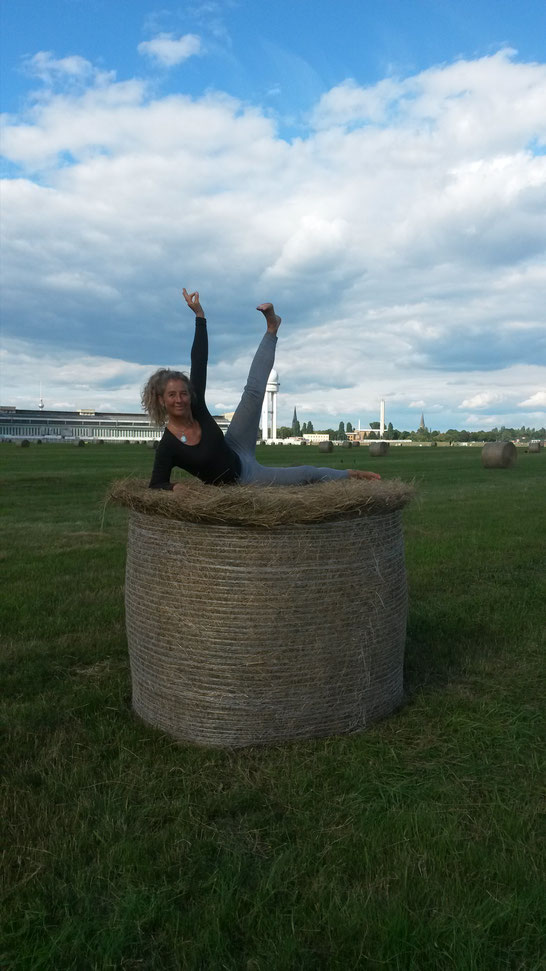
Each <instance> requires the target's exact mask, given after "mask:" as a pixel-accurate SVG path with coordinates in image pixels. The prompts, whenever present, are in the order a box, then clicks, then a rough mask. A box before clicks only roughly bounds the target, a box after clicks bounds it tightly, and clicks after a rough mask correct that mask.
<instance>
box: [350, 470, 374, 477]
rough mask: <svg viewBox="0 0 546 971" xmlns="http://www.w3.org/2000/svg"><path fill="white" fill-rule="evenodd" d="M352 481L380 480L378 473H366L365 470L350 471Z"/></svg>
mask: <svg viewBox="0 0 546 971" xmlns="http://www.w3.org/2000/svg"><path fill="white" fill-rule="evenodd" d="M349 478H350V479H380V478H381V476H380V475H379V474H378V473H377V472H365V471H364V469H349Z"/></svg>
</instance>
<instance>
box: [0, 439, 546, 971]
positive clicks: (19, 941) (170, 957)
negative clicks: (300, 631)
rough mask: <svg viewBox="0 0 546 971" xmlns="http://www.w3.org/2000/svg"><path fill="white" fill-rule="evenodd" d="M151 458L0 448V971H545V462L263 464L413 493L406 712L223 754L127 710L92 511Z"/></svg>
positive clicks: (304, 457) (460, 458)
mask: <svg viewBox="0 0 546 971" xmlns="http://www.w3.org/2000/svg"><path fill="white" fill-rule="evenodd" d="M152 458H153V455H152V453H151V452H150V451H149V450H148V449H145V448H139V447H135V446H127V445H105V446H103V447H99V446H96V447H87V448H84V449H78V448H73V447H71V446H69V445H43V446H41V447H39V446H36V445H34V446H32V447H31V448H29V449H21V448H17V447H16V446H14V445H7V444H6V445H2V446H0V461H1V464H2V483H3V490H2V493H3V500H2V502H3V519H4V524H3V533H4V543H3V554H2V569H3V579H2V594H3V597H2V601H3V604H2V611H3V615H2V684H3V689H4V690H3V702H2V707H3V718H4V722H5V728H6V731H5V735H4V738H5V741H4V753H5V765H6V771H5V776H4V779H5V783H4V788H3V816H4V819H5V821H6V828H7V840H6V841H5V852H4V866H3V878H4V881H5V888H4V889H5V899H4V904H3V912H4V921H3V930H2V945H1V948H0V960H1V963H2V966H3V967H4V968H7V969H11V971H19V969H33V971H34V969H62V971H64V969H69V968H70V969H72V968H73V969H78V971H79V969H84V971H85V969H92V971H94V969H97V971H106V969H110V968H115V969H118V968H119V969H125V971H141V969H169V971H171V969H173V971H174V969H192V971H193V969H199V971H201V969H203V971H208V969H212V971H216V969H229V971H231V969H234V971H235V969H242V971H281V969H282V971H292V969H309V971H316V969H324V971H330V969H343V971H348V969H353V968H363V969H372V971H375V969H378V971H379V969H387V971H390V969H393V971H398V969H400V971H402V969H403V971H406V969H407V971H410V969H411V971H428V969H431V971H438V969H439V971H443V969H461V971H489V969H491V971H500V969H514V971H516V969H521V971H523V969H525V971H539V969H543V968H544V966H545V965H544V939H545V938H544V932H545V926H544V920H543V911H544V899H546V897H545V894H544V891H545V888H544V884H543V883H542V885H541V874H543V872H544V866H543V864H544V858H543V856H542V857H541V829H540V825H539V823H540V812H541V809H542V808H543V804H541V782H542V781H543V776H541V765H540V759H539V739H540V736H541V734H542V735H544V720H543V715H542V711H543V708H542V704H543V687H542V685H543V672H544V667H543V650H544V616H545V609H544V605H545V596H544V595H545V592H546V591H545V562H544V539H545V531H546V530H545V526H546V523H545V515H544V500H545V498H546V488H545V485H546V454H545V453H542V454H538V455H528V454H525V453H521V454H519V456H518V460H517V464H516V466H515V468H514V469H512V470H488V471H485V470H482V468H481V464H480V453H479V450H477V449H469V448H467V449H465V448H452V449H447V448H446V449H439V448H438V449H434V450H429V449H417V448H416V449H413V448H407V449H395V450H391V455H390V456H389V457H388V458H386V459H375V460H372V459H368V458H367V449H365V448H361V449H354V450H350V451H345V450H341V449H339V450H336V451H334V453H333V454H332V455H331V456H328V455H326V456H323V455H319V453H318V450H315V449H312V448H311V447H307V448H302V449H299V448H295V447H282V446H279V447H276V448H271V447H270V448H262V449H261V451H260V454H259V458H260V459H261V461H263V462H269V463H271V464H277V465H282V464H299V463H300V462H305V463H309V462H314V463H315V464H321V465H324V464H326V463H328V461H329V460H330V459H331V464H332V465H336V466H338V467H339V466H340V464H341V463H342V462H344V463H345V464H350V465H353V464H356V465H357V466H359V467H366V466H367V467H371V468H373V469H377V470H380V471H381V472H382V474H383V475H384V476H386V477H391V476H401V477H402V478H404V479H411V480H415V482H416V484H417V487H418V490H419V495H418V499H417V500H416V501H415V502H414V503H413V504H412V505H411V506H410V507H408V508H407V509H406V510H405V512H404V522H405V536H406V558H407V569H408V578H409V588H410V618H409V629H408V641H407V655H406V689H407V704H406V705H405V706H404V708H402V709H401V710H400V711H399V712H398V713H397V714H395V715H394V716H393V717H391V718H389V719H387V720H385V721H383V722H380V723H378V724H376V725H374V726H372V727H371V729H369V730H368V731H367V732H366V733H364V734H362V735H355V736H346V737H339V738H330V739H321V740H312V741H308V742H304V743H297V744H291V745H286V746H275V747H272V748H253V749H248V750H242V751H241V750H239V751H234V752H233V751H206V750H202V749H194V748H191V747H185V746H180V745H177V744H175V743H174V742H172V741H171V740H169V739H168V738H166V737H164V736H162V735H161V734H160V733H158V732H156V731H154V730H152V729H150V728H148V727H147V726H145V725H143V724H141V723H140V722H139V721H137V719H136V718H135V717H134V715H133V714H132V712H131V702H130V679H129V670H128V659H127V648H126V642H125V633H124V612H123V583H124V559H125V539H126V514H125V511H124V510H120V509H117V508H114V507H111V506H109V507H107V508H106V510H104V509H103V496H104V493H105V491H106V487H107V484H108V483H109V481H110V480H111V479H113V478H119V477H123V476H127V475H137V476H141V477H142V476H145V475H147V474H148V472H149V470H150V467H151V464H152ZM372 462H374V464H373V465H372V464H371V463H372Z"/></svg>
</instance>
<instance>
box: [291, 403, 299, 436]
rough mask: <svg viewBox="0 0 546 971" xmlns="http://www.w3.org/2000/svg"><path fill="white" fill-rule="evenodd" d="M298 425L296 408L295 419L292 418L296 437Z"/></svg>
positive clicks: (293, 431)
mask: <svg viewBox="0 0 546 971" xmlns="http://www.w3.org/2000/svg"><path fill="white" fill-rule="evenodd" d="M297 425H298V416H297V414H296V409H295V408H294V417H293V418H292V434H293V435H295V434H296V431H297Z"/></svg>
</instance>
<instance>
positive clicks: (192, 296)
mask: <svg viewBox="0 0 546 971" xmlns="http://www.w3.org/2000/svg"><path fill="white" fill-rule="evenodd" d="M182 295H183V297H184V300H185V301H186V303H187V305H188V307H189V308H190V310H193V312H194V314H195V316H196V317H204V316H205V314H204V313H203V308H202V306H201V304H200V303H199V293H198V291H197V290H195V291H194V292H193V293H188V291H187V290H186V287H184V289H183V290H182Z"/></svg>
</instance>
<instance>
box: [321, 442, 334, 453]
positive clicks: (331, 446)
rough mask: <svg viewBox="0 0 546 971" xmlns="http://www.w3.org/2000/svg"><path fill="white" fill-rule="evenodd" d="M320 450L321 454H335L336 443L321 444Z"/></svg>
mask: <svg viewBox="0 0 546 971" xmlns="http://www.w3.org/2000/svg"><path fill="white" fill-rule="evenodd" d="M318 450H319V452H333V451H334V443H333V442H330V441H328V442H319V447H318Z"/></svg>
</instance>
